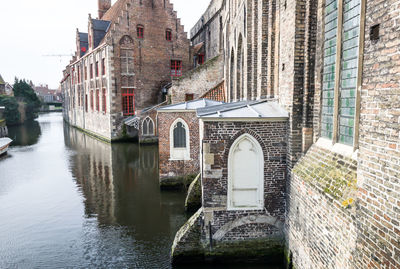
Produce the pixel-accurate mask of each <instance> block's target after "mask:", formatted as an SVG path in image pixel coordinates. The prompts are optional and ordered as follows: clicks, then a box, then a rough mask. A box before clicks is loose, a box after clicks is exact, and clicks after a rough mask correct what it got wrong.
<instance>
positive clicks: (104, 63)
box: [101, 58, 106, 76]
mask: <svg viewBox="0 0 400 269" xmlns="http://www.w3.org/2000/svg"><path fill="white" fill-rule="evenodd" d="M101 74H102V75H103V76H104V75H105V74H106V61H105V59H104V58H103V59H102V60H101Z"/></svg>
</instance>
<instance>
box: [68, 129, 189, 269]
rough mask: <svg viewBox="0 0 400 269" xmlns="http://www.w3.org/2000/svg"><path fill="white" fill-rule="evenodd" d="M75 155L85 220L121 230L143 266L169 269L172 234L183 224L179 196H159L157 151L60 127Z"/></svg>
mask: <svg viewBox="0 0 400 269" xmlns="http://www.w3.org/2000/svg"><path fill="white" fill-rule="evenodd" d="M64 139H65V144H66V145H67V147H68V148H70V149H71V150H73V152H74V154H72V155H71V157H70V169H71V171H72V174H73V176H74V178H75V180H76V183H77V185H78V186H79V188H80V190H81V191H82V194H83V196H84V198H85V201H84V204H85V217H86V218H88V219H90V218H93V217H96V218H97V221H98V224H99V226H100V227H123V228H124V229H125V230H124V235H129V236H131V237H132V239H134V241H133V242H132V249H131V251H132V253H135V256H136V255H137V256H136V261H135V262H136V263H138V262H139V263H141V264H143V268H151V266H156V267H155V268H168V267H169V250H170V246H171V244H172V241H173V238H174V234H175V232H176V231H177V229H178V228H179V227H180V225H182V223H184V221H185V220H186V216H185V215H184V212H183V201H184V194H183V193H161V192H160V189H159V184H158V148H157V146H145V147H140V146H138V145H137V144H115V145H114V144H113V145H110V144H107V143H104V142H102V141H99V140H97V139H94V138H92V137H90V136H88V135H86V134H83V133H81V132H80V131H77V130H76V129H74V128H70V127H69V126H68V125H65V126H64Z"/></svg>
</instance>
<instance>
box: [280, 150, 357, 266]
mask: <svg viewBox="0 0 400 269" xmlns="http://www.w3.org/2000/svg"><path fill="white" fill-rule="evenodd" d="M356 171H357V161H355V160H353V159H351V158H349V157H344V156H342V155H340V154H336V153H333V152H332V151H330V150H328V149H324V148H322V147H320V146H318V145H313V146H312V147H311V148H310V149H309V150H308V152H307V154H306V155H305V156H304V157H302V158H301V159H300V161H299V162H298V163H297V164H296V166H295V167H294V168H293V174H292V177H291V180H290V188H289V189H288V194H287V205H288V209H287V215H286V222H285V231H286V237H287V247H288V248H289V250H290V252H291V254H292V257H293V261H292V262H293V264H294V265H295V267H296V268H310V269H311V268H341V269H342V268H343V269H344V268H354V267H353V264H352V263H353V261H352V256H353V255H354V253H355V252H354V251H355V247H356V236H357V233H356V225H357V223H356V222H355V221H354V220H355V216H356V212H355V210H356V206H355V204H354V202H355V200H356V198H357V173H356ZM360 268H362V267H360Z"/></svg>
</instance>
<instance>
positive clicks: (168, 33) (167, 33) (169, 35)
mask: <svg viewBox="0 0 400 269" xmlns="http://www.w3.org/2000/svg"><path fill="white" fill-rule="evenodd" d="M165 39H166V40H167V41H172V31H171V30H170V29H167V30H166V31H165Z"/></svg>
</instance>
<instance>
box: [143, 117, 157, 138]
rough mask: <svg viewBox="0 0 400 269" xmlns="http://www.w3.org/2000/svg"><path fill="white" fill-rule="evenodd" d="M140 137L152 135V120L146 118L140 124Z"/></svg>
mask: <svg viewBox="0 0 400 269" xmlns="http://www.w3.org/2000/svg"><path fill="white" fill-rule="evenodd" d="M142 135H144V136H148V135H154V122H153V120H152V118H150V117H146V118H145V119H144V121H143V123H142Z"/></svg>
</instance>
